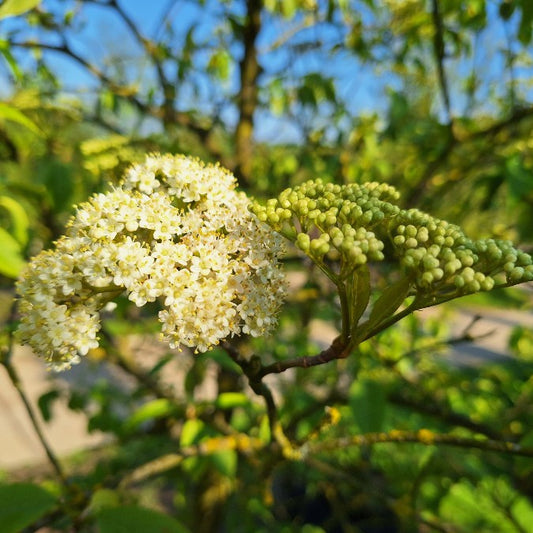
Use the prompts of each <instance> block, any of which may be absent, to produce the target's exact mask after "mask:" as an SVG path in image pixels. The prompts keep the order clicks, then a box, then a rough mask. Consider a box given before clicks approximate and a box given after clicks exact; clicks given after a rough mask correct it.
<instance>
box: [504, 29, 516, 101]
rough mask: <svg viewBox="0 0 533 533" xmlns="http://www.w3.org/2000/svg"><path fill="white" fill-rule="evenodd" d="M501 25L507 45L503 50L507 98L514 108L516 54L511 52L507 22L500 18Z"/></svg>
mask: <svg viewBox="0 0 533 533" xmlns="http://www.w3.org/2000/svg"><path fill="white" fill-rule="evenodd" d="M502 25H503V33H504V35H505V41H506V45H507V47H506V49H505V52H504V54H505V66H506V67H507V69H508V72H509V85H508V88H509V90H508V93H507V95H508V98H509V102H510V107H511V109H515V108H516V77H515V72H514V63H515V60H516V54H515V53H514V52H513V47H512V41H511V33H510V28H509V24H508V23H507V22H506V21H505V20H502Z"/></svg>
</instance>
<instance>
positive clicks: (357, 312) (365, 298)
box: [351, 265, 371, 327]
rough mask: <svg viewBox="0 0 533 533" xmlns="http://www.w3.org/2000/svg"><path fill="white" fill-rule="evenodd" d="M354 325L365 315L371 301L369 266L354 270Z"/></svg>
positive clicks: (352, 286)
mask: <svg viewBox="0 0 533 533" xmlns="http://www.w3.org/2000/svg"><path fill="white" fill-rule="evenodd" d="M351 290H352V302H353V303H352V327H353V326H355V325H356V324H357V323H358V322H359V319H360V318H361V317H362V316H363V313H364V312H365V309H366V308H367V306H368V302H369V301H370V292H371V290H370V270H369V269H368V266H366V265H363V266H362V267H361V268H357V269H355V270H354V273H353V276H352V285H351Z"/></svg>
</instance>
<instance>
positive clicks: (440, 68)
mask: <svg viewBox="0 0 533 533" xmlns="http://www.w3.org/2000/svg"><path fill="white" fill-rule="evenodd" d="M431 15H432V18H433V26H434V28H435V32H434V34H433V53H434V55H435V61H436V63H437V73H438V77H439V85H440V92H441V94H442V100H443V102H444V109H445V110H446V114H447V116H448V124H450V126H451V124H452V112H451V105H450V91H449V89H448V80H447V78H446V70H445V69H444V58H445V48H444V24H443V22H442V16H441V13H440V7H439V0H431Z"/></svg>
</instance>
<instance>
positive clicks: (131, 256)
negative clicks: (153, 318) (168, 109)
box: [17, 154, 285, 369]
mask: <svg viewBox="0 0 533 533" xmlns="http://www.w3.org/2000/svg"><path fill="white" fill-rule="evenodd" d="M235 186H236V182H235V178H234V177H233V176H232V175H231V173H229V172H228V171H227V170H225V169H223V168H221V167H220V166H217V165H204V164H203V163H201V162H200V161H198V160H196V159H191V158H187V157H184V156H173V155H156V154H154V155H151V156H149V157H147V159H146V161H145V162H144V163H143V164H139V165H135V166H133V167H131V168H130V169H129V170H128V171H127V172H126V174H125V179H124V182H123V183H122V185H121V187H120V188H116V189H113V190H111V191H110V192H109V193H107V194H97V195H95V196H93V197H92V198H91V199H90V200H89V201H88V202H85V203H84V204H82V205H81V206H79V208H78V211H77V212H76V215H75V216H74V217H73V218H72V220H71V221H70V222H69V224H68V227H67V232H66V235H65V236H64V237H62V238H61V239H60V240H59V241H58V242H57V243H56V245H55V248H54V249H53V250H50V251H45V252H42V253H41V254H39V255H38V256H36V257H35V258H34V259H33V260H32V261H31V262H30V264H29V266H28V268H27V269H26V271H25V272H24V273H23V274H22V276H21V278H20V280H19V282H18V285H17V288H18V293H19V295H20V297H21V302H20V307H19V309H20V313H21V324H20V327H19V333H18V334H19V337H20V340H21V341H22V342H24V343H27V344H29V345H30V346H31V347H32V348H33V349H34V351H35V352H37V353H38V354H40V355H42V356H43V357H44V358H45V359H47V360H48V361H49V363H50V364H52V365H53V366H54V367H55V368H57V369H63V368H67V367H68V366H69V365H70V364H74V363H75V362H77V361H78V360H79V355H85V354H87V352H88V351H89V350H90V349H92V348H95V347H97V346H98V339H97V334H98V330H99V328H100V323H99V320H100V315H99V311H100V310H102V309H107V307H106V306H107V305H108V303H109V302H110V301H111V300H112V299H113V298H114V297H116V296H117V295H118V294H120V293H121V292H124V291H125V292H126V294H127V296H128V298H129V299H130V300H131V301H132V302H134V303H135V304H136V305H137V306H143V305H145V304H146V303H147V302H153V301H154V300H156V299H158V298H159V299H160V300H161V304H162V305H163V306H164V308H163V310H162V311H160V313H159V319H160V321H161V322H162V335H163V337H164V338H165V339H166V340H167V341H168V342H169V344H170V345H171V346H172V347H175V346H180V345H185V346H189V347H193V348H195V349H196V350H197V351H200V352H203V351H206V350H208V349H209V348H210V347H212V346H213V345H216V344H218V343H219V342H220V340H222V339H224V338H226V337H228V336H230V335H238V334H240V333H249V334H251V335H261V334H264V333H266V332H268V331H269V330H270V329H271V328H272V327H273V326H274V325H275V323H276V318H275V317H276V313H277V311H278V309H279V306H280V305H281V302H282V300H283V298H284V295H285V285H284V278H283V275H282V272H281V270H280V267H279V263H278V257H279V255H280V253H281V251H282V242H281V237H279V236H278V235H277V234H275V233H274V232H273V231H271V230H270V228H268V226H266V225H265V224H263V223H261V222H259V220H258V219H257V218H256V217H255V215H253V214H251V213H250V212H249V210H248V205H249V201H248V199H247V198H246V196H245V195H244V194H243V193H239V192H237V191H235Z"/></svg>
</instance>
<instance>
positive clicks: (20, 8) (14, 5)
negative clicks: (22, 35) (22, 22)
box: [0, 0, 41, 19]
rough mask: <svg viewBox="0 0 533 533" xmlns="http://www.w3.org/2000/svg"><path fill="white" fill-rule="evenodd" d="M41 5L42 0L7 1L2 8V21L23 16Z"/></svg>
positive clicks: (0, 17) (0, 13)
mask: <svg viewBox="0 0 533 533" xmlns="http://www.w3.org/2000/svg"><path fill="white" fill-rule="evenodd" d="M40 3H41V0H5V1H4V3H3V4H2V5H1V6H0V19H4V18H7V17H15V16H17V15H22V13H26V11H29V10H30V9H33V8H34V7H37V6H38V5H39V4H40Z"/></svg>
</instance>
